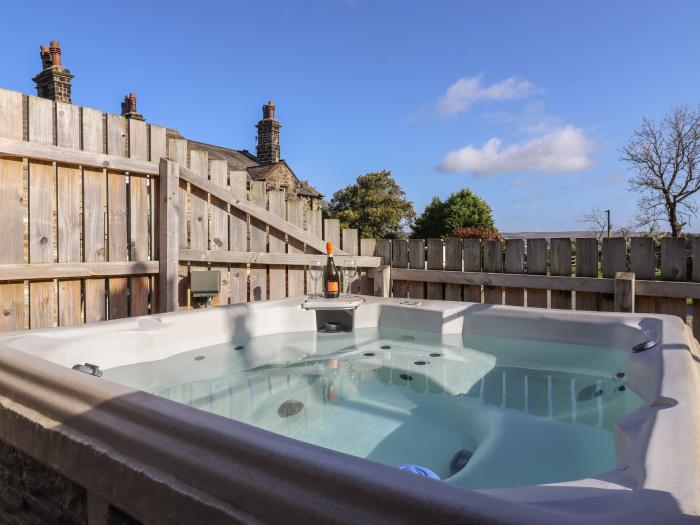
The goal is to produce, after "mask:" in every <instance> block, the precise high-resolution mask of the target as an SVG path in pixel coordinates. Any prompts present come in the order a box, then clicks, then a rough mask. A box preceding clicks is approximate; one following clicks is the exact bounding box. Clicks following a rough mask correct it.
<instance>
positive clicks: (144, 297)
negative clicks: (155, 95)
mask: <svg viewBox="0 0 700 525" xmlns="http://www.w3.org/2000/svg"><path fill="white" fill-rule="evenodd" d="M128 130H129V157H130V158H132V159H138V160H149V157H150V148H149V144H148V126H147V125H146V123H145V122H144V121H143V120H138V119H128ZM129 193H130V200H129V203H130V204H129V215H130V218H131V230H130V234H131V238H130V242H129V247H130V252H131V254H130V259H131V260H132V261H147V260H148V259H149V256H150V253H149V236H150V228H149V226H150V225H149V222H148V215H149V204H150V199H149V196H148V179H147V178H146V177H144V176H135V175H132V176H131V177H130V180H129ZM130 286H131V294H130V299H131V315H133V316H136V315H146V314H148V313H149V311H150V279H149V278H148V277H132V278H131V280H130Z"/></svg>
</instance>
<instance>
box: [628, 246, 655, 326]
mask: <svg viewBox="0 0 700 525" xmlns="http://www.w3.org/2000/svg"><path fill="white" fill-rule="evenodd" d="M630 245H631V246H630V271H631V272H634V275H635V278H636V279H638V280H646V281H653V280H654V279H656V249H655V243H654V239H651V238H649V237H633V238H632V239H630ZM634 308H635V311H636V312H640V313H650V314H651V313H654V312H656V298H655V297H649V296H645V295H637V296H636V297H635V305H634Z"/></svg>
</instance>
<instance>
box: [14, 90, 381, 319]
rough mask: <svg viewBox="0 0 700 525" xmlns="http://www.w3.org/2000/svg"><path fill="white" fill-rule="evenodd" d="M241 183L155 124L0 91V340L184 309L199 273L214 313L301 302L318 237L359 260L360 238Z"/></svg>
mask: <svg viewBox="0 0 700 525" xmlns="http://www.w3.org/2000/svg"><path fill="white" fill-rule="evenodd" d="M166 158H169V159H173V160H172V161H164V160H163V159H166ZM161 171H163V172H164V173H165V174H166V175H167V176H166V177H164V178H162V177H161ZM246 177H247V174H246V172H235V171H231V172H229V170H228V166H227V165H226V163H225V162H224V161H218V160H213V159H212V160H210V159H208V158H207V154H206V152H200V151H191V152H189V153H188V148H187V142H186V141H185V140H184V139H168V138H167V137H166V128H165V127H163V126H158V125H155V124H147V123H145V122H144V121H140V120H134V119H125V118H124V117H121V116H119V115H113V114H109V113H102V112H100V111H97V110H94V109H90V108H81V107H78V106H74V105H71V104H64V103H61V102H54V101H50V100H46V99H41V98H37V97H33V96H27V95H23V94H21V93H17V92H13V91H7V90H1V89H0V232H1V233H0V240H1V242H0V331H7V330H18V329H25V328H44V327H50V326H66V325H73V324H78V323H83V322H92V321H99V320H105V319H117V318H121V317H127V316H135V315H142V314H148V313H153V312H156V311H168V310H173V309H176V308H178V307H180V308H187V307H189V305H190V297H189V272H190V271H191V270H194V269H200V268H205V267H211V268H212V269H216V270H218V271H220V272H221V274H222V293H221V294H220V295H219V297H217V299H216V304H228V303H235V302H243V301H247V300H263V299H268V298H270V299H276V298H281V297H288V296H289V297H293V296H300V295H303V294H304V293H305V291H306V275H305V271H304V266H305V265H306V264H308V262H309V261H310V260H311V259H314V258H321V259H323V256H319V255H320V254H321V253H322V251H324V250H325V244H324V242H323V239H332V240H334V241H336V243H337V246H338V247H339V248H341V249H340V250H339V251H338V254H339V256H340V257H339V262H340V263H341V264H342V260H343V258H344V257H343V256H344V255H347V254H351V255H357V253H358V251H359V241H358V237H357V231H355V230H343V231H341V230H340V225H339V223H338V221H332V220H326V221H322V220H321V212H320V210H317V209H313V210H312V209H308V207H307V206H305V204H304V202H303V201H301V200H298V199H296V198H289V197H288V196H287V195H286V194H284V193H283V192H280V191H267V188H266V187H265V185H264V183H261V182H253V183H252V185H250V187H248V185H247V184H246ZM168 181H170V182H171V185H170V186H169V187H168V188H166V189H167V190H170V194H168V192H167V191H165V190H164V188H163V185H164V184H163V183H166V184H167V182H168ZM173 181H174V182H175V185H174V186H172V182H173ZM169 196H170V197H171V198H170V200H168V197H169ZM173 213H174V214H175V217H174V218H173V217H172V214H173ZM168 214H170V215H171V220H167V217H168ZM173 227H174V228H175V229H174V230H173V229H172V228H173ZM169 228H170V229H169ZM161 247H165V249H166V250H167V251H166V252H165V253H164V254H163V255H164V257H160V255H161ZM344 250H346V251H344ZM317 256H319V257H317ZM355 259H356V261H357V263H358V265H360V266H370V267H371V266H378V264H379V259H378V258H376V257H365V258H361V257H355ZM163 269H165V270H167V271H165V272H163ZM159 274H162V275H160V276H159ZM159 277H160V278H159ZM161 280H162V281H163V282H162V283H161ZM163 286H165V287H166V289H167V290H168V291H169V290H170V288H173V289H174V290H175V291H176V296H175V298H174V299H173V297H172V296H168V297H164V296H163V295H162V294H161V288H162V287H163Z"/></svg>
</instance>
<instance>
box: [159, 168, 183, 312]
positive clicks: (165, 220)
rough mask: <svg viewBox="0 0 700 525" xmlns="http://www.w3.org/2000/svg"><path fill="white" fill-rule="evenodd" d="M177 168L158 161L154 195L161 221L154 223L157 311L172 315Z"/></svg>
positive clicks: (175, 291)
mask: <svg viewBox="0 0 700 525" xmlns="http://www.w3.org/2000/svg"><path fill="white" fill-rule="evenodd" d="M179 179H180V166H179V165H178V164H177V163H176V162H174V161H172V160H170V159H161V161H160V175H159V180H160V193H159V195H158V201H159V208H160V210H161V220H160V222H159V223H158V229H159V232H158V242H159V243H160V246H159V248H158V252H159V254H160V256H159V259H158V269H159V272H160V275H158V300H159V302H158V311H159V312H175V311H177V310H178V308H179V307H180V300H179V294H180V290H179V284H180V283H179V281H178V276H179V265H178V263H179V260H180V257H179V246H178V245H179V239H178V231H179V225H178V221H179V220H180V215H179V213H178V210H177V207H178V203H179V200H180V196H179V195H178V193H179V191H180V180H179Z"/></svg>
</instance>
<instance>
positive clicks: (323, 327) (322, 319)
mask: <svg viewBox="0 0 700 525" xmlns="http://www.w3.org/2000/svg"><path fill="white" fill-rule="evenodd" d="M364 302H365V299H364V297H339V298H337V299H326V298H324V297H308V298H306V299H305V300H304V301H303V302H302V303H301V307H302V308H303V309H304V310H311V311H313V312H314V313H315V314H316V329H317V330H318V331H319V332H321V333H324V334H335V333H343V332H350V331H352V327H353V319H354V313H355V310H356V309H357V308H358V307H359V306H360V305H362V304H363V303H364Z"/></svg>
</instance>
